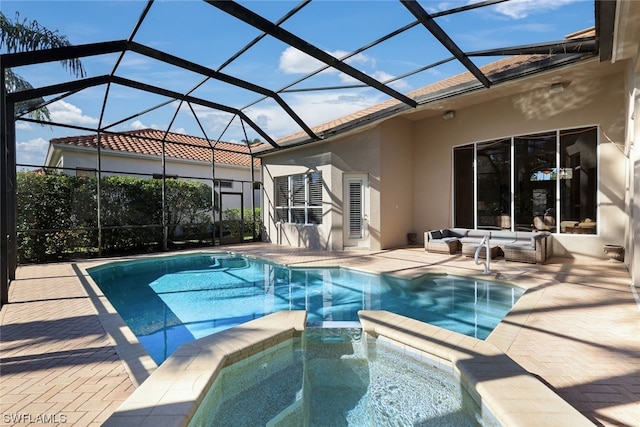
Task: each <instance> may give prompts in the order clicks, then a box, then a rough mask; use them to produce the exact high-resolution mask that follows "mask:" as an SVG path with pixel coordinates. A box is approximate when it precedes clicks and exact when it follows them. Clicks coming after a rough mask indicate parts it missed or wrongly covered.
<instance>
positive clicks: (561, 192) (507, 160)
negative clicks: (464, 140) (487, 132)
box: [453, 127, 598, 234]
mask: <svg viewBox="0 0 640 427" xmlns="http://www.w3.org/2000/svg"><path fill="white" fill-rule="evenodd" d="M597 139H598V129H597V128H596V127H589V128H580V129H570V130H562V131H553V132H545V133H539V134H532V135H524V136H515V137H512V138H506V139H500V140H495V141H487V142H481V143H475V144H469V145H465V146H462V147H456V148H454V150H453V168H454V225H455V226H456V227H465V228H479V229H496V228H507V229H510V230H515V231H518V230H534V229H536V230H547V231H551V232H559V233H580V234H595V233H596V232H597V228H596V225H597V222H596V210H597V209H596V206H597V200H596V196H597V153H596V150H597V145H598V144H597ZM505 219H506V220H505Z"/></svg>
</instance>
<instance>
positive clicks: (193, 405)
mask: <svg viewBox="0 0 640 427" xmlns="http://www.w3.org/2000/svg"><path fill="white" fill-rule="evenodd" d="M306 319H307V313H306V311H304V310H297V311H279V312H276V313H272V314H269V315H267V316H265V317H261V318H259V319H255V320H252V321H249V322H247V323H243V324H242V325H238V326H235V327H233V328H231V329H227V330H224V331H222V332H218V333H216V334H213V335H209V336H207V337H204V338H200V339H198V340H195V341H192V342H190V343H187V344H183V345H182V346H180V347H179V348H178V349H177V350H176V351H175V352H174V353H173V354H172V355H171V356H169V358H167V360H165V362H164V363H162V365H160V366H159V367H158V369H156V370H155V371H154V372H153V374H152V375H151V376H150V377H149V378H148V379H147V380H146V381H145V382H144V383H143V384H141V385H140V387H138V388H137V389H136V390H135V391H134V392H133V394H132V395H131V396H129V398H128V399H127V400H125V401H124V403H123V404H122V405H121V406H120V407H119V408H118V409H117V410H116V411H115V412H114V413H113V414H112V415H111V416H110V417H109V418H108V419H107V420H106V422H105V423H104V424H103V426H107V427H109V426H113V427H119V426H123V425H126V426H130V427H134V426H140V425H153V426H155V427H159V426H165V425H172V426H187V425H188V424H189V421H190V420H191V419H192V417H193V416H194V415H195V413H196V411H197V409H198V405H199V404H200V403H201V402H202V400H203V399H204V397H205V396H206V394H207V392H208V390H209V388H210V387H211V384H213V382H214V381H215V379H216V377H217V376H218V374H219V373H220V371H221V370H222V368H224V367H225V366H228V365H230V364H233V363H235V362H238V361H240V360H244V359H246V358H247V357H250V356H252V355H254V354H256V353H258V352H260V351H262V350H264V349H267V348H270V347H273V346H275V345H278V344H280V343H282V342H284V341H286V340H289V339H291V338H294V337H299V336H301V335H302V332H303V331H304V328H305V324H306Z"/></svg>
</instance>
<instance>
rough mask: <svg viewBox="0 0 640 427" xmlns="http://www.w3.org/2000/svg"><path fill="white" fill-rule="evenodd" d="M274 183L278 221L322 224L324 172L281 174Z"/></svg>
mask: <svg viewBox="0 0 640 427" xmlns="http://www.w3.org/2000/svg"><path fill="white" fill-rule="evenodd" d="M274 184H275V192H276V194H275V204H276V215H275V216H276V221H279V222H290V223H295V224H322V172H312V173H307V174H299V175H290V176H279V177H276V178H275V180H274Z"/></svg>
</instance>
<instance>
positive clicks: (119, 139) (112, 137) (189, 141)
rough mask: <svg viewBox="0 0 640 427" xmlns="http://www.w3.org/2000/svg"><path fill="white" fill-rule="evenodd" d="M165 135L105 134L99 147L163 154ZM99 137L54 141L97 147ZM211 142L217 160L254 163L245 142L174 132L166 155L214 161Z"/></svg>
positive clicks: (147, 132)
mask: <svg viewBox="0 0 640 427" xmlns="http://www.w3.org/2000/svg"><path fill="white" fill-rule="evenodd" d="M164 135H165V132H164V131H162V130H157V129H140V130H133V131H126V132H122V133H120V134H112V133H103V134H101V138H100V144H101V145H100V146H101V148H102V149H106V150H113V151H123V152H129V153H136V154H148V155H152V156H161V155H162V143H161V141H162V139H163V137H164ZM97 140H98V137H97V134H91V135H80V136H69V137H65V138H53V139H51V144H55V145H73V146H77V147H88V148H96V147H97ZM211 145H214V146H215V149H216V150H215V162H216V163H221V164H228V165H237V166H247V167H248V166H249V164H250V162H251V157H250V155H249V154H250V152H249V148H248V147H247V146H246V145H243V144H233V143H230V142H221V141H218V142H216V141H211V144H210V143H209V141H207V140H206V139H204V138H199V137H196V136H190V135H183V134H179V133H173V132H169V133H167V136H166V142H165V153H166V156H167V157H172V158H177V159H188V160H198V161H202V162H211ZM254 166H255V167H258V166H260V160H259V159H254Z"/></svg>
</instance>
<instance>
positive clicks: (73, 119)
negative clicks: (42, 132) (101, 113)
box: [49, 101, 98, 125]
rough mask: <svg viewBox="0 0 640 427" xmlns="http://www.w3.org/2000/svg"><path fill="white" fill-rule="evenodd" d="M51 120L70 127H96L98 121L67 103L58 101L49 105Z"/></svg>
mask: <svg viewBox="0 0 640 427" xmlns="http://www.w3.org/2000/svg"><path fill="white" fill-rule="evenodd" d="M49 113H51V120H52V121H54V122H57V123H64V124H70V125H95V124H98V119H96V118H94V117H90V116H85V115H84V114H82V110H81V109H80V108H78V107H76V106H75V105H73V104H69V103H68V102H65V101H56V102H54V103H53V104H51V105H49Z"/></svg>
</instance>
